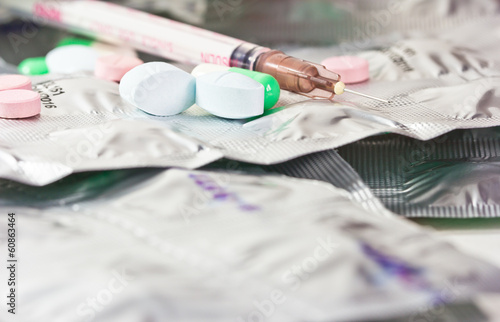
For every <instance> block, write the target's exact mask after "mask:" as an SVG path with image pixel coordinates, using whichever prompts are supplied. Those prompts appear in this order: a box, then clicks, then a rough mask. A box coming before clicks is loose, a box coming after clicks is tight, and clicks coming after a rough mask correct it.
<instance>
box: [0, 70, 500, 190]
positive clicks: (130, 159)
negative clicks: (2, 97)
mask: <svg viewBox="0 0 500 322" xmlns="http://www.w3.org/2000/svg"><path fill="white" fill-rule="evenodd" d="M484 81H487V84H484V83H483V82H484ZM499 82H500V79H496V78H488V79H482V80H480V81H478V82H477V83H475V82H468V83H466V84H459V85H454V86H451V87H450V86H448V85H447V84H446V83H445V82H444V81H442V80H413V81H406V82H401V83H400V82H398V83H392V82H371V83H367V84H362V85H357V86H355V87H357V88H358V89H359V88H362V90H363V91H364V92H366V93H368V94H375V93H376V94H377V95H379V96H382V97H385V98H389V99H391V100H392V103H390V104H383V103H378V102H373V101H370V100H368V99H365V98H357V97H351V98H350V101H341V100H340V99H338V101H336V102H332V101H326V100H306V101H302V102H298V103H295V104H290V105H288V106H287V107H286V108H285V109H283V110H281V111H279V112H277V113H274V114H271V115H267V116H263V117H261V118H258V119H256V120H251V121H248V122H245V121H235V120H227V119H222V118H218V117H215V116H213V115H209V114H208V113H207V112H204V111H203V110H201V109H200V108H198V107H196V106H193V107H192V108H190V109H188V110H187V111H186V112H184V113H182V114H179V115H175V116H171V117H155V116H151V115H148V114H146V113H143V112H141V111H139V110H138V109H136V108H135V107H133V106H131V105H129V104H128V103H126V102H125V101H124V100H123V99H121V97H120V96H119V94H118V85H117V84H115V83H112V82H108V81H104V80H99V79H95V78H93V77H87V76H79V77H78V76H74V77H70V78H60V77H59V78H55V79H54V80H47V77H45V78H44V80H43V81H42V82H35V90H37V91H38V92H40V94H41V97H42V106H43V107H42V113H41V114H40V116H38V117H34V118H30V119H26V120H5V119H0V126H1V128H2V131H1V132H0V140H1V145H0V158H1V159H2V160H3V161H4V162H2V168H1V169H0V176H1V177H3V178H8V179H12V180H16V181H21V182H25V183H30V184H34V185H44V184H47V183H50V182H53V181H55V180H57V179H59V178H61V177H64V176H66V175H68V174H70V173H73V172H82V171H89V170H108V169H122V168H133V167H155V166H156V167H158V166H159V167H172V166H176V167H184V168H196V167H199V166H202V165H205V164H208V163H210V162H212V161H214V160H217V159H220V158H222V157H226V158H230V159H233V160H238V161H244V162H250V163H257V164H273V163H279V162H284V161H287V160H290V159H293V158H296V157H299V156H302V155H306V154H309V153H313V152H317V151H322V150H327V149H331V148H335V147H338V146H341V145H345V144H348V143H351V142H354V141H356V140H359V139H362V138H365V137H367V136H371V135H375V134H379V133H384V132H394V133H399V134H403V135H407V136H411V137H414V138H419V139H423V140H427V139H431V138H433V137H436V136H438V135H441V134H443V133H446V132H449V131H451V130H453V129H458V128H474V127H488V126H495V125H500V107H499V104H500V99H499V95H500V94H499V91H500V83H499ZM353 87H354V86H353ZM478 88H479V89H478ZM474 89H478V90H477V91H475V90H474ZM467 90H469V91H472V94H471V95H470V96H467V97H465V100H464V97H463V94H462V92H463V91H467ZM444 91H452V92H453V93H458V94H459V95H446V96H441V95H439V94H440V92H444ZM282 96H283V97H282V100H281V102H287V100H288V102H290V101H297V100H303V99H304V98H303V97H301V96H299V95H296V94H291V93H285V94H284V95H282Z"/></svg>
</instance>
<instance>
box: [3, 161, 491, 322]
mask: <svg viewBox="0 0 500 322" xmlns="http://www.w3.org/2000/svg"><path fill="white" fill-rule="evenodd" d="M141 176H142V177H141V178H138V177H136V179H134V180H135V182H134V184H133V185H126V184H125V185H120V186H117V187H115V188H113V189H110V190H107V191H106V192H105V193H103V194H102V195H101V196H96V197H93V198H92V200H90V201H80V202H76V203H74V204H73V205H72V206H71V208H64V207H57V208H46V209H43V208H40V207H39V208H38V209H36V208H26V207H15V206H13V205H11V206H9V208H8V211H9V212H16V214H17V219H18V224H19V226H20V227H22V234H23V235H22V236H23V238H20V239H19V241H18V242H19V245H18V247H19V250H20V251H22V265H20V266H19V275H20V276H23V285H25V286H24V287H23V296H22V297H19V299H18V301H19V307H23V310H22V316H23V318H24V319H26V320H32V319H33V318H35V317H36V319H41V320H46V319H50V320H54V321H56V320H57V321H59V320H61V321H62V320H64V321H80V320H83V319H92V320H93V321H136V320H137V319H150V320H163V319H164V318H165V317H166V316H168V317H169V319H172V320H175V321H190V322H192V321H235V320H236V321H252V320H256V319H258V318H260V319H264V318H265V319H267V320H268V321H288V322H290V321H304V320H314V321H332V320H349V321H355V320H368V319H369V320H377V319H378V320H388V319H389V318H391V317H396V316H401V315H407V316H409V317H410V318H411V319H415V320H416V319H423V318H429V317H423V316H422V314H423V313H422V312H423V311H427V310H430V313H426V314H431V316H430V317H431V318H433V317H434V318H435V317H436V314H437V315H441V314H442V310H441V308H443V306H444V305H446V304H449V303H454V304H457V303H462V302H463V301H466V300H468V299H470V298H471V296H473V295H474V294H475V293H476V292H480V291H492V292H497V291H500V283H499V281H498V278H497V277H498V274H499V273H500V272H499V271H498V269H497V268H494V267H493V266H491V265H490V264H486V263H484V262H481V261H479V260H476V259H474V258H472V257H469V256H465V255H463V254H461V253H460V252H458V251H457V250H456V249H454V248H453V247H452V246H450V245H449V244H446V243H444V242H441V241H438V240H436V239H435V238H434V237H432V236H431V235H429V234H428V233H427V232H425V231H423V230H422V229H421V228H418V227H417V226H416V225H413V224H411V223H409V222H407V221H403V220H402V219H400V218H398V217H397V216H395V215H393V214H392V213H390V212H388V211H387V210H384V209H378V210H375V209H372V211H368V210H367V209H366V208H364V207H361V206H360V205H359V203H358V202H357V200H356V198H355V197H353V195H352V194H350V193H349V192H347V191H346V190H343V189H338V188H334V187H332V186H331V185H329V184H327V183H322V182H318V181H312V180H304V179H295V178H289V177H284V176H276V175H244V174H241V173H237V172H234V171H233V172H231V171H224V172H209V171H188V170H178V169H170V170H163V171H158V170H155V171H152V172H149V173H144V172H142V173H141ZM39 189H40V188H39ZM276 200H279V202H276ZM167 205H168V206H167ZM2 209H3V210H2V211H4V210H5V211H7V208H2ZM69 237H70V238H69ZM75 253H77V254H78V256H75ZM61 258H65V260H64V261H60V259H61ZM54 262H57V263H58V264H57V265H51V263H54ZM82 263H85V264H84V265H82ZM41 275H43V276H44V278H39V276H41ZM328 285H329V287H328ZM325 286H327V287H326V288H325ZM40 292H43V293H44V294H45V296H44V297H41V298H40V297H39V296H38V294H40ZM186 299H190V300H189V301H186ZM54 302H58V303H64V305H57V306H56V305H53V303H54ZM433 312H434V313H433ZM1 314H5V312H2V313H1Z"/></svg>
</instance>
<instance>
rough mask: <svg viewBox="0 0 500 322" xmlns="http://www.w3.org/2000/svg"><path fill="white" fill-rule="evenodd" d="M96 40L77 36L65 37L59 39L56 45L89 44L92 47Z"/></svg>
mask: <svg viewBox="0 0 500 322" xmlns="http://www.w3.org/2000/svg"><path fill="white" fill-rule="evenodd" d="M94 42H95V41H94V40H89V39H82V38H75V37H66V38H63V39H62V40H61V41H59V42H58V43H57V45H56V47H63V46H69V45H81V46H87V47H90V46H92V44H93V43H94Z"/></svg>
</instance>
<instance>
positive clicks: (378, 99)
mask: <svg viewBox="0 0 500 322" xmlns="http://www.w3.org/2000/svg"><path fill="white" fill-rule="evenodd" d="M344 92H347V93H351V94H355V95H359V96H363V97H366V98H371V99H374V100H377V101H380V102H384V103H390V101H387V100H384V99H381V98H378V97H375V96H371V95H367V94H363V93H360V92H356V91H353V90H350V89H347V88H344Z"/></svg>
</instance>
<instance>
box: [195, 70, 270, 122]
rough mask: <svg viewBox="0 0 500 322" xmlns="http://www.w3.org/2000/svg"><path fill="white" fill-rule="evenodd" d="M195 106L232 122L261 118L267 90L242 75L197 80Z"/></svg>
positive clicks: (217, 74)
mask: <svg viewBox="0 0 500 322" xmlns="http://www.w3.org/2000/svg"><path fill="white" fill-rule="evenodd" d="M196 104H197V105H199V106H200V107H201V108H203V109H204V110H206V111H207V112H210V113H212V114H214V115H217V116H220V117H225V118H230V119H243V118H247V117H252V116H257V115H261V114H262V113H264V86H262V84H261V83H259V82H257V81H255V80H253V79H251V78H250V77H248V76H245V75H242V74H239V73H233V72H230V71H218V72H212V73H208V74H205V75H202V76H200V77H198V78H197V79H196Z"/></svg>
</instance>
